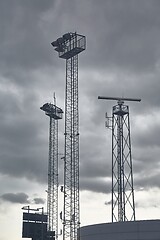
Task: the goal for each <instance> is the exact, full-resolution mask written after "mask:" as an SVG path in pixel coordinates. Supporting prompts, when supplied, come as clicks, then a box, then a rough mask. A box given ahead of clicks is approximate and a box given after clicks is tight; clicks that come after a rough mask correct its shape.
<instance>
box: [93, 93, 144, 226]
mask: <svg viewBox="0 0 160 240" xmlns="http://www.w3.org/2000/svg"><path fill="white" fill-rule="evenodd" d="M98 99H103V100H116V101H117V105H115V106H113V109H112V117H111V119H112V123H111V125H110V126H109V125H108V128H111V129H112V222H117V221H135V202H134V188H133V171H132V154H131V136H130V121H129V106H127V105H124V101H136V102H140V101H141V99H136V98H119V97H102V96H99V97H98ZM109 119H110V118H109Z"/></svg>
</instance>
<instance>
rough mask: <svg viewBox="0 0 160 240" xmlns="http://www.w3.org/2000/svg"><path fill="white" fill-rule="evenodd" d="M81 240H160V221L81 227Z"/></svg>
mask: <svg viewBox="0 0 160 240" xmlns="http://www.w3.org/2000/svg"><path fill="white" fill-rule="evenodd" d="M80 239H81V240H160V220H145V221H132V222H115V223H102V224H95V225H90V226H84V227H81V231H80Z"/></svg>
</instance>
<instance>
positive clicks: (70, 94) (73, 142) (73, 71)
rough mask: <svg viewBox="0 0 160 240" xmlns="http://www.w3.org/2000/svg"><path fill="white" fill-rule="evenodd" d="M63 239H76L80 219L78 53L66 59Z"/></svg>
mask: <svg viewBox="0 0 160 240" xmlns="http://www.w3.org/2000/svg"><path fill="white" fill-rule="evenodd" d="M65 109H66V110H65V119H66V121H65V158H64V229H63V237H64V238H63V239H77V237H78V236H77V234H78V229H79V225H80V220H79V114H78V55H75V56H74V57H72V58H70V59H68V60H67V61H66V103H65Z"/></svg>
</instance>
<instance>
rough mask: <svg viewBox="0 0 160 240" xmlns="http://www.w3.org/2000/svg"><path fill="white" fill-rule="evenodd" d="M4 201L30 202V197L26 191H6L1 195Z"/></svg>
mask: <svg viewBox="0 0 160 240" xmlns="http://www.w3.org/2000/svg"><path fill="white" fill-rule="evenodd" d="M0 198H1V199H2V200H3V201H7V202H11V203H21V204H29V203H30V201H29V197H28V195H27V194H25V193H4V194H3V195H1V196H0Z"/></svg>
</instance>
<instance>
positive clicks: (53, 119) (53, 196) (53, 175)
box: [40, 96, 63, 239]
mask: <svg viewBox="0 0 160 240" xmlns="http://www.w3.org/2000/svg"><path fill="white" fill-rule="evenodd" d="M40 109H41V110H43V111H44V112H45V114H46V115H47V116H49V118H50V124H49V160H48V190H47V214H48V233H49V235H50V239H54V235H55V238H56V239H57V238H58V120H59V119H62V114H63V111H62V109H61V108H59V107H57V106H56V98H55V96H54V104H52V103H45V104H44V105H43V106H42V107H40Z"/></svg>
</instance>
